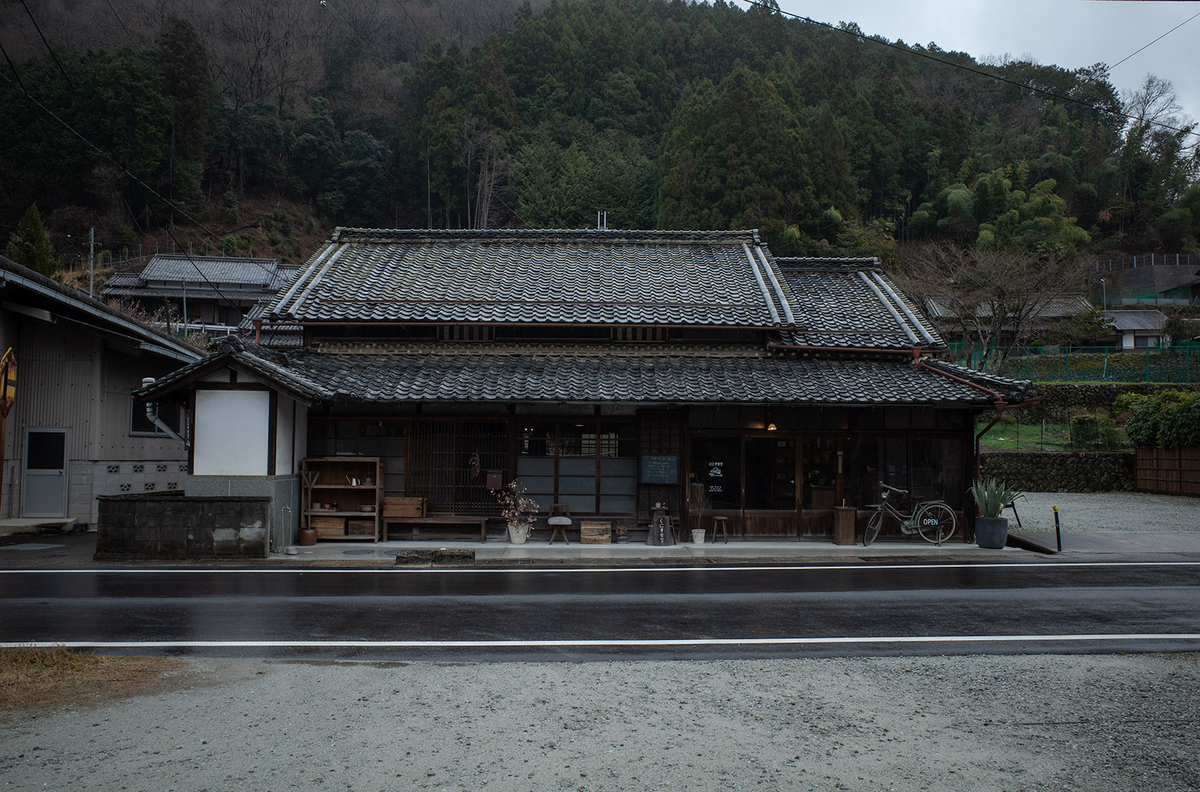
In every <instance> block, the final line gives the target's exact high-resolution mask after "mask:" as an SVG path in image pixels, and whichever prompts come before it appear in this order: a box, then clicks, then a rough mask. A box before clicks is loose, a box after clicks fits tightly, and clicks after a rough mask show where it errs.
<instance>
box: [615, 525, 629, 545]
mask: <svg viewBox="0 0 1200 792" xmlns="http://www.w3.org/2000/svg"><path fill="white" fill-rule="evenodd" d="M613 533H615V534H616V535H617V544H629V526H628V525H623V524H618V525H617V527H616V528H613Z"/></svg>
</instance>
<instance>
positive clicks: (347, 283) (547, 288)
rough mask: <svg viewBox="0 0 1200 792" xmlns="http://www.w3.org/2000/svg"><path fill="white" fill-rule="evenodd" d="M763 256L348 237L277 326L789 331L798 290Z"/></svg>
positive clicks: (596, 240) (560, 234) (611, 239)
mask: <svg viewBox="0 0 1200 792" xmlns="http://www.w3.org/2000/svg"><path fill="white" fill-rule="evenodd" d="M760 249H761V242H760V241H759V240H758V237H757V234H756V233H755V232H753V231H737V232H718V231H714V232H691V231H688V232H684V231H373V230H364V229H339V230H338V232H337V233H335V235H334V236H333V238H332V239H331V240H330V241H329V242H328V243H326V245H325V246H324V247H322V248H321V250H319V251H318V252H317V254H316V255H315V256H314V257H313V258H312V259H310V261H309V263H308V265H307V268H306V269H305V270H304V272H303V273H302V274H301V276H300V278H299V279H298V280H297V282H296V283H295V284H294V285H293V287H292V288H291V289H289V291H288V292H287V293H285V294H283V295H282V296H281V297H280V298H279V299H278V300H277V301H276V302H275V304H274V305H272V307H271V311H270V316H271V318H272V319H275V320H285V321H287V320H295V321H300V322H338V321H388V322H431V323H445V322H483V323H578V324H618V325H637V324H655V325H737V326H746V327H771V326H778V325H780V324H786V317H785V311H784V310H783V300H784V299H787V294H786V286H782V285H781V289H783V291H784V296H783V298H782V299H781V296H780V293H779V291H777V290H775V289H774V285H773V283H772V274H773V275H774V279H775V281H776V282H778V281H779V276H778V272H777V271H773V264H772V263H771V262H770V257H769V254H766V253H765V252H764V253H763V255H762V256H759V255H758V253H759V251H760ZM748 254H749V255H748ZM750 256H753V261H752V260H751V258H750ZM764 258H765V259H766V260H767V262H768V264H767V265H766V266H764V265H763V263H762V262H763V259H764ZM769 271H770V272H769ZM756 272H757V275H756ZM760 277H761V278H762V285H761V286H760V284H759V278H760Z"/></svg>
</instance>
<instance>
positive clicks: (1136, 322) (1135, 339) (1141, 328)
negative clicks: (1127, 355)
mask: <svg viewBox="0 0 1200 792" xmlns="http://www.w3.org/2000/svg"><path fill="white" fill-rule="evenodd" d="M1104 313H1105V314H1106V315H1107V316H1108V318H1109V319H1111V320H1112V326H1113V330H1115V331H1116V332H1115V334H1114V336H1113V338H1112V339H1111V342H1112V343H1114V345H1115V346H1119V347H1120V348H1121V349H1145V348H1146V347H1156V346H1163V345H1165V344H1166V343H1167V340H1166V338H1165V336H1164V335H1163V325H1164V324H1166V322H1167V317H1166V315H1165V314H1164V313H1163V312H1162V311H1154V310H1149V311H1105V312H1104Z"/></svg>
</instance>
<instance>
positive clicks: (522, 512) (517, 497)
mask: <svg viewBox="0 0 1200 792" xmlns="http://www.w3.org/2000/svg"><path fill="white" fill-rule="evenodd" d="M492 494H493V495H494V496H496V501H497V502H498V503H499V504H500V516H501V517H503V518H504V521H505V522H506V523H508V540H509V541H510V542H512V543H513V544H525V540H526V539H528V538H529V533H530V531H532V530H533V521H534V520H535V519H536V518H537V512H538V503H537V501H535V500H534V499H533V498H530V497H529V496H528V495H526V494H525V486H524V485H523V484H521V482H520V481H519V480H517V479H513V480H512V481H510V482H508V484H506V485H505V486H504V487H502V488H501V489H498V490H492Z"/></svg>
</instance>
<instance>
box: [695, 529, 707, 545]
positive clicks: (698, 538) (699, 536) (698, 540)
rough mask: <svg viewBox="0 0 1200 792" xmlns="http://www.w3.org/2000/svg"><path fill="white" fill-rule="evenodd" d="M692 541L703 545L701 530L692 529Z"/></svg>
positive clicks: (702, 531)
mask: <svg viewBox="0 0 1200 792" xmlns="http://www.w3.org/2000/svg"><path fill="white" fill-rule="evenodd" d="M692 541H693V542H695V543H696V544H704V529H703V528H693V529H692Z"/></svg>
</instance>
